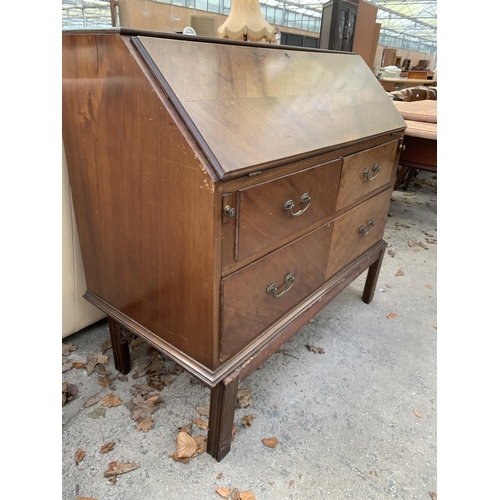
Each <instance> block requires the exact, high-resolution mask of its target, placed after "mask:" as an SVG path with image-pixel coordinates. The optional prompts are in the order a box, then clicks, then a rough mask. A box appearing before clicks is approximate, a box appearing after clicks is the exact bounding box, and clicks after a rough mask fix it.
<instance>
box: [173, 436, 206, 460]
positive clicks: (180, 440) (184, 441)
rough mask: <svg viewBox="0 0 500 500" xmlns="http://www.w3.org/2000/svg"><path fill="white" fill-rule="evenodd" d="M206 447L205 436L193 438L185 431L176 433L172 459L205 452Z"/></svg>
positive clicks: (191, 456)
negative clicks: (175, 445) (174, 450)
mask: <svg viewBox="0 0 500 500" xmlns="http://www.w3.org/2000/svg"><path fill="white" fill-rule="evenodd" d="M206 449H207V444H206V438H205V436H197V437H196V438H193V437H192V436H190V435H189V434H188V433H187V432H179V433H178V434H177V451H176V452H175V453H174V455H172V458H174V460H177V459H180V460H182V461H183V459H186V458H187V459H190V458H193V457H196V456H197V455H201V454H202V453H205V451H206Z"/></svg>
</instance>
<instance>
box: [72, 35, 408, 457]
mask: <svg viewBox="0 0 500 500" xmlns="http://www.w3.org/2000/svg"><path fill="white" fill-rule="evenodd" d="M62 54H63V139H64V146H65V150H66V155H67V164H68V172H69V178H70V184H71V189H72V194H73V202H74V207H75V215H76V221H77V226H78V232H79V237H80V244H81V249H82V256H83V264H84V268H85V274H86V281H87V287H88V290H87V292H86V294H85V297H86V298H87V299H88V300H89V301H90V302H91V303H92V304H94V305H96V306H97V307H99V308H100V309H101V310H102V311H104V312H105V313H106V315H107V316H108V319H109V326H110V334H111V340H112V345H113V356H114V360H115V365H116V367H117V369H118V370H120V371H122V372H124V373H125V372H127V371H128V370H130V354H129V351H128V345H127V339H129V338H130V334H131V333H132V334H134V335H137V336H139V337H142V338H143V339H145V340H146V341H147V342H148V343H149V344H151V345H152V346H154V347H155V348H156V349H158V350H159V351H160V352H162V353H163V354H164V355H166V356H167V357H168V358H170V359H172V360H174V361H175V362H176V363H178V364H179V365H180V366H182V367H183V368H184V369H185V370H187V371H188V372H189V373H190V374H192V375H193V376H194V377H196V378H197V379H198V380H199V381H200V382H202V383H203V384H205V385H206V386H207V387H209V388H210V390H211V397H210V417H209V431H208V442H207V444H208V451H209V453H210V454H211V455H212V456H213V457H215V458H216V459H217V460H221V459H222V458H223V457H224V456H225V455H226V454H227V453H228V451H229V448H230V443H231V437H232V426H233V418H234V411H235V404H236V392H237V389H238V383H239V382H240V381H241V380H243V379H244V378H245V377H247V376H248V375H249V374H251V373H252V372H253V370H255V369H256V368H257V367H259V366H260V365H261V364H262V363H263V362H264V361H265V360H266V359H267V358H269V357H270V356H271V355H272V354H273V353H274V352H276V350H277V349H278V348H279V347H280V346H281V345H282V344H283V343H284V342H286V341H287V340H288V339H289V338H290V337H291V336H292V335H293V334H294V333H296V332H297V331H298V330H299V329H300V328H301V327H302V326H303V325H304V324H305V323H307V321H308V320H309V319H311V317H313V316H314V315H315V314H317V313H318V312H319V311H320V310H321V309H322V308H323V307H324V306H325V305H326V304H327V303H328V302H329V301H330V300H332V299H333V298H334V297H335V296H336V295H337V294H339V293H340V292H341V291H342V290H343V289H344V288H345V287H347V286H348V285H349V284H350V283H351V282H352V281H353V280H354V279H356V278H357V277H358V276H359V275H360V274H361V273H363V272H364V271H365V270H367V269H368V273H367V281H366V285H365V289H364V293H363V300H364V301H365V302H366V303H369V302H370V301H371V300H372V298H373V293H374V290H375V285H376V281H377V276H378V272H379V269H380V266H381V262H382V256H383V253H384V249H385V246H386V243H385V242H384V241H383V239H382V236H383V231H384V225H385V219H386V216H387V212H388V207H389V202H390V195H391V192H392V185H393V184H394V180H395V173H396V165H397V161H398V157H399V145H400V143H401V141H402V137H403V131H404V129H405V122H404V121H403V119H402V118H401V116H400V114H399V113H398V111H397V110H396V108H395V107H394V105H393V104H392V102H391V100H390V99H389V97H388V96H387V95H386V93H385V91H384V90H383V88H382V86H381V85H380V84H379V82H378V81H377V79H376V78H375V76H374V75H373V73H372V72H371V71H370V70H369V68H368V67H367V66H366V64H365V63H364V62H363V60H362V59H361V58H360V57H359V56H356V55H352V54H338V53H333V52H328V51H321V50H314V49H309V50H306V49H303V48H293V47H280V46H273V45H270V46H269V45H258V44H251V43H246V42H229V41H227V40H217V39H203V38H199V37H195V36H182V35H167V34H161V33H154V32H146V31H136V30H126V29H121V30H117V31H109V32H106V31H98V32H87V31H85V32H67V33H65V34H64V35H63V51H62Z"/></svg>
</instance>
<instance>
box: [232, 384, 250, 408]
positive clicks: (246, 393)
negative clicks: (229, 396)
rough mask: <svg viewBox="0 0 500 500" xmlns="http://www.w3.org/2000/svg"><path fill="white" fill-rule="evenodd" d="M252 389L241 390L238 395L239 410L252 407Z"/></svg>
mask: <svg viewBox="0 0 500 500" xmlns="http://www.w3.org/2000/svg"><path fill="white" fill-rule="evenodd" d="M251 392H252V388H251V387H247V388H246V389H240V390H239V391H238V392H237V393H236V399H237V401H238V402H237V406H238V408H246V407H247V406H252V396H251V394H250V393H251Z"/></svg>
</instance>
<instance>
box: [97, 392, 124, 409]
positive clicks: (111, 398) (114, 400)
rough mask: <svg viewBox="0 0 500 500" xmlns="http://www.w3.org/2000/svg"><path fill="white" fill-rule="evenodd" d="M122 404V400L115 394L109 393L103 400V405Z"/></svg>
mask: <svg viewBox="0 0 500 500" xmlns="http://www.w3.org/2000/svg"><path fill="white" fill-rule="evenodd" d="M121 404H122V400H121V399H120V398H119V397H118V396H115V395H114V394H108V395H107V396H104V397H103V398H102V401H101V406H106V407H107V408H112V407H115V406H120V405H121Z"/></svg>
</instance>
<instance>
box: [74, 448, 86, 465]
mask: <svg viewBox="0 0 500 500" xmlns="http://www.w3.org/2000/svg"><path fill="white" fill-rule="evenodd" d="M85 455H86V453H85V451H84V450H82V449H81V448H78V450H76V453H75V462H76V463H77V464H79V463H80V462H81V461H82V460H83V459H84V458H85Z"/></svg>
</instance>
